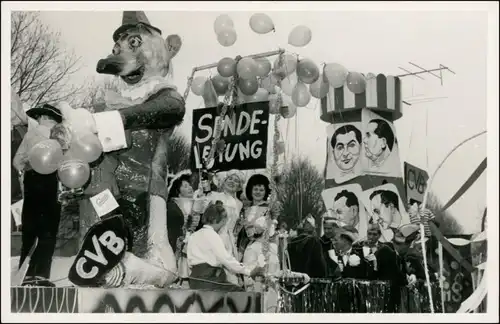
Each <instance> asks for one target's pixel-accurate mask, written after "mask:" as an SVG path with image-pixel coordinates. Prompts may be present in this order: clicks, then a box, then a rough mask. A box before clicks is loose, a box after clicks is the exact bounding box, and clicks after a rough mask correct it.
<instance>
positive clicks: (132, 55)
mask: <svg viewBox="0 0 500 324" xmlns="http://www.w3.org/2000/svg"><path fill="white" fill-rule="evenodd" d="M113 41H114V46H113V50H112V54H111V55H109V56H108V57H107V58H105V59H102V60H100V61H99V62H98V63H97V68H96V70H97V72H98V73H101V74H111V75H115V76H118V77H120V78H121V79H122V81H124V82H125V86H124V88H123V89H122V90H121V92H120V93H113V92H108V93H107V94H106V96H105V101H106V108H105V109H104V111H103V112H100V113H96V114H93V116H92V117H93V118H91V119H93V120H92V121H91V122H89V124H92V122H94V124H93V127H91V128H95V129H94V132H95V131H97V135H98V137H99V139H100V140H101V143H102V144H103V147H104V151H105V152H111V151H116V152H113V153H111V154H110V153H105V155H106V154H107V156H109V157H111V158H112V159H115V160H116V161H117V162H118V165H116V164H113V163H108V164H106V165H102V164H99V165H97V166H96V167H95V168H94V169H93V173H98V172H107V173H110V172H111V173H114V174H115V175H116V181H117V183H118V187H119V192H120V195H121V197H122V200H120V201H119V202H120V205H121V207H122V208H121V210H122V212H124V215H123V216H124V220H125V223H126V224H127V226H128V227H131V228H132V231H133V233H134V236H135V237H134V246H133V248H132V250H133V251H134V254H132V253H129V252H126V253H124V254H123V252H120V251H118V250H117V251H116V252H117V253H118V254H116V255H117V259H116V260H118V261H116V260H115V262H108V263H107V267H105V268H104V269H103V270H102V271H100V272H99V273H98V274H97V275H95V276H93V277H92V280H88V279H85V276H88V271H89V269H90V268H91V267H90V266H89V265H88V266H87V268H85V266H84V267H83V269H82V267H81V264H80V265H78V264H77V261H78V260H79V259H83V260H86V262H87V263H89V262H91V261H89V260H88V258H87V259H85V255H84V250H85V247H86V242H88V241H89V240H90V239H91V238H92V236H93V232H92V231H93V229H92V228H91V229H90V231H89V232H88V233H87V235H86V238H85V240H84V242H83V246H82V249H81V251H80V252H79V254H78V255H77V258H76V260H75V264H74V265H73V267H72V268H71V270H70V280H72V282H73V283H75V284H77V285H90V284H91V283H92V284H95V282H96V281H99V280H100V282H101V284H103V285H105V286H112V287H113V286H120V285H124V284H142V285H147V284H153V285H156V286H165V285H168V284H170V283H172V282H173V281H174V280H175V279H176V272H177V271H176V262H175V256H174V253H173V250H172V247H171V246H170V244H169V241H168V237H167V226H166V190H165V184H166V175H167V165H166V160H167V151H166V150H167V142H168V140H169V138H170V136H171V134H172V131H173V129H174V127H175V126H177V125H179V124H180V123H181V122H182V120H183V117H184V113H185V103H184V99H183V98H182V96H181V95H180V94H179V93H178V92H177V90H176V88H175V87H174V86H172V84H171V83H169V82H168V79H167V77H168V76H169V75H170V74H171V70H172V64H171V60H172V58H173V57H174V56H175V55H176V54H177V53H178V51H179V50H180V47H181V45H182V42H181V39H180V37H179V36H177V35H170V36H168V37H167V38H166V40H165V39H163V38H162V36H161V30H159V29H158V28H156V27H154V26H152V25H151V24H150V23H149V21H148V19H147V17H146V15H145V14H144V12H142V11H125V12H124V14H123V23H122V26H120V27H119V28H118V29H117V30H116V31H115V32H114V33H113ZM115 167H116V170H115V169H114V168H115ZM92 180H93V181H94V183H92V182H91V184H90V186H93V185H95V186H98V187H100V189H102V190H104V189H105V188H107V187H108V183H106V182H104V183H103V181H101V180H100V178H99V177H97V178H96V179H92ZM144 197H147V199H143V198H144ZM141 201H143V202H146V203H144V204H141V203H140V202H141ZM144 205H146V206H144ZM146 212H147V213H148V214H149V215H148V216H149V217H145V216H144V214H145V213H146ZM96 221H97V219H96ZM144 232H147V234H146V235H144ZM106 233H107V232H104V234H106ZM104 234H102V235H104ZM138 234H139V235H138ZM141 234H142V235H143V236H141ZM110 240H111V238H110V239H109V240H108V241H107V243H106V244H111V243H109V242H111V241H110ZM116 240H123V238H116ZM120 242H121V241H120ZM101 243H102V242H101ZM137 243H139V244H137ZM141 243H142V244H141ZM88 244H91V243H88ZM88 244H87V245H88ZM128 244H131V242H128ZM119 245H120V246H122V245H123V243H121V244H119ZM106 246H108V245H106ZM120 253H121V254H120ZM136 255H137V256H140V257H142V258H138V257H137V256H136ZM96 267H98V265H96ZM110 268H111V269H110ZM118 268H119V269H121V270H117V269H118ZM78 269H79V270H78ZM110 270H113V271H110ZM86 273H87V274H86ZM110 273H112V274H110ZM111 277H113V279H111ZM116 278H118V279H116ZM115 279H116V280H115ZM90 282H91V283H90Z"/></svg>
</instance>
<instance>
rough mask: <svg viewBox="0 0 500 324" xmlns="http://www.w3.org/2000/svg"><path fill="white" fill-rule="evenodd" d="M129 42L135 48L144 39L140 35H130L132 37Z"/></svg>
mask: <svg viewBox="0 0 500 324" xmlns="http://www.w3.org/2000/svg"><path fill="white" fill-rule="evenodd" d="M128 44H129V45H130V47H131V48H132V49H134V48H137V47H139V46H141V44H142V40H141V38H140V37H139V36H134V37H130V39H129V40H128Z"/></svg>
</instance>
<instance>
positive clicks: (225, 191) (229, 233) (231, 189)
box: [207, 170, 244, 285]
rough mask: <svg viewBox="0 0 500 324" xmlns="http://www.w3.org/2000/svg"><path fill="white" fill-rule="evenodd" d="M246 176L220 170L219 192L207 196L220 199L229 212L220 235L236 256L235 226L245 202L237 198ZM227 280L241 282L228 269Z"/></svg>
mask: <svg viewBox="0 0 500 324" xmlns="http://www.w3.org/2000/svg"><path fill="white" fill-rule="evenodd" d="M243 182H244V176H243V174H242V173H241V172H240V171H238V170H231V171H227V172H219V173H217V174H216V176H215V178H214V184H215V185H216V186H217V188H218V190H219V192H211V193H210V194H209V195H208V196H207V198H208V199H209V200H210V201H217V200H220V201H222V202H223V204H224V208H225V210H226V212H227V222H226V224H225V225H224V227H223V228H222V229H221V230H220V232H219V235H220V236H221V238H222V241H223V242H224V246H225V247H226V249H227V251H228V252H229V253H231V255H232V256H234V257H235V258H237V257H238V250H237V248H236V239H235V237H234V227H235V226H236V222H237V221H238V218H239V216H240V212H241V208H242V207H243V204H242V202H241V201H240V200H238V199H237V198H236V193H237V192H238V191H239V190H241V188H242V187H243ZM226 275H227V280H228V281H229V282H230V283H233V284H235V285H238V284H239V280H238V277H237V275H236V274H234V273H232V272H229V271H226Z"/></svg>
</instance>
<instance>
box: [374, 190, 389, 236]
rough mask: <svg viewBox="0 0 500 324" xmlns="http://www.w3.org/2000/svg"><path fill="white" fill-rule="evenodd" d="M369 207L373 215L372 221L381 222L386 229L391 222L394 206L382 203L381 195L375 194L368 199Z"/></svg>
mask: <svg viewBox="0 0 500 324" xmlns="http://www.w3.org/2000/svg"><path fill="white" fill-rule="evenodd" d="M370 205H371V206H370V208H371V211H372V215H373V222H374V223H378V224H381V225H382V227H383V228H384V229H388V228H389V226H390V225H391V224H392V222H393V218H394V206H392V205H391V204H388V205H387V206H386V205H384V204H382V197H381V196H380V195H376V196H375V197H373V198H372V200H371V201H370Z"/></svg>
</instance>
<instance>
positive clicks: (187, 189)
mask: <svg viewBox="0 0 500 324" xmlns="http://www.w3.org/2000/svg"><path fill="white" fill-rule="evenodd" d="M179 197H182V198H192V197H193V187H192V186H191V184H190V183H189V182H187V181H182V184H181V187H180V188H179Z"/></svg>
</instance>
